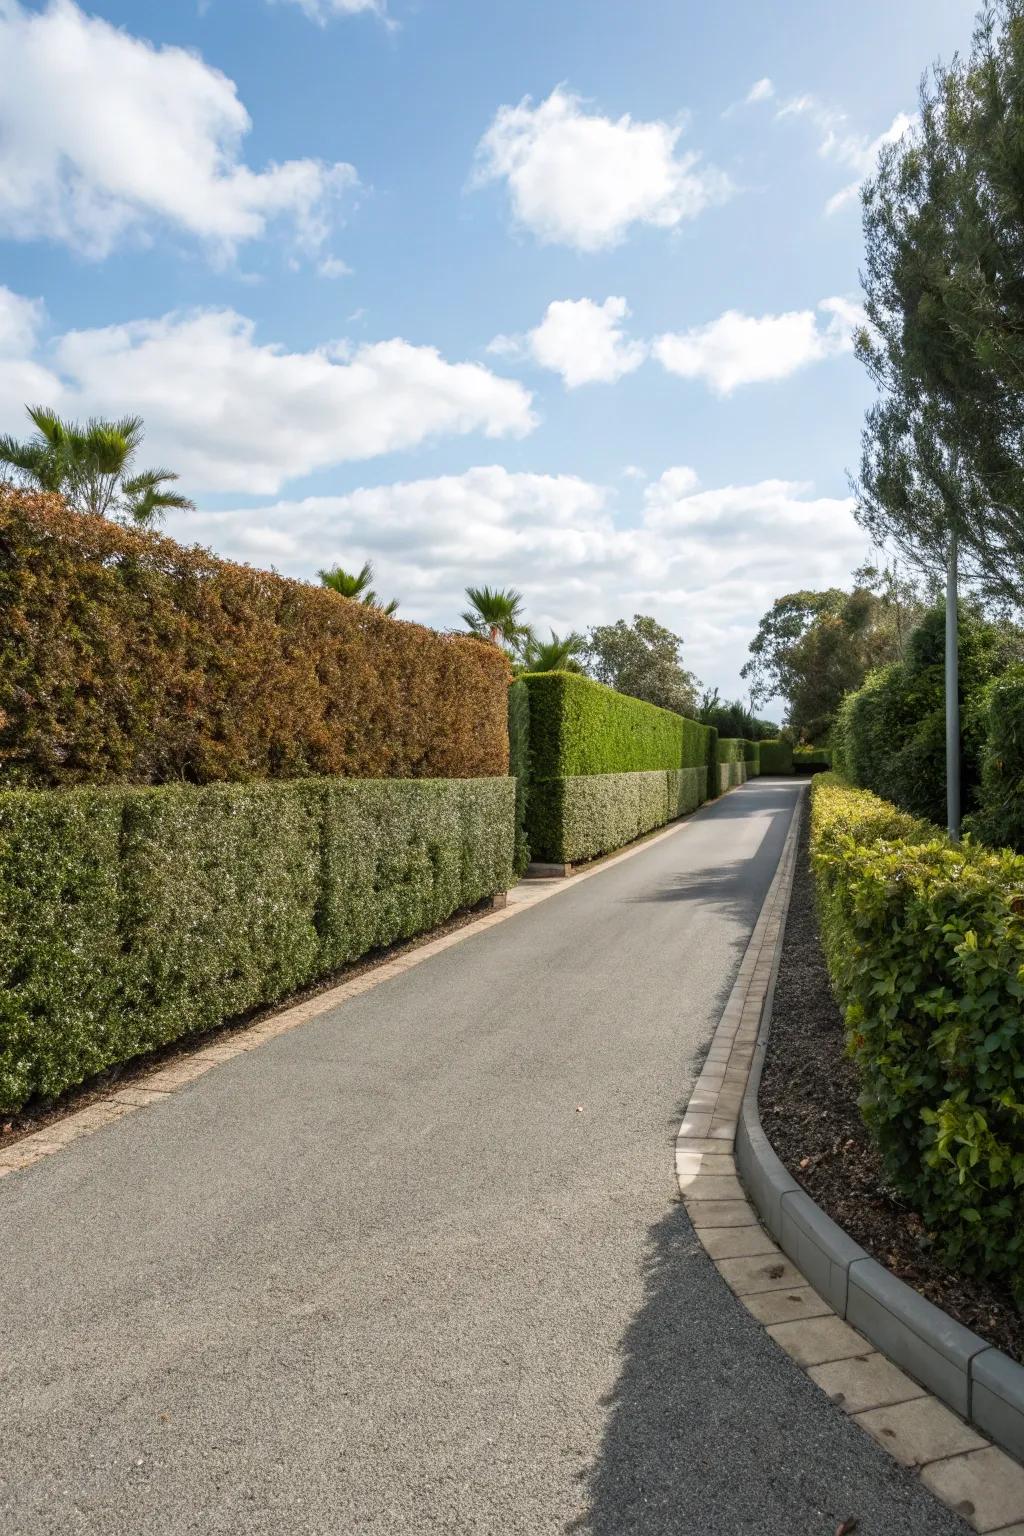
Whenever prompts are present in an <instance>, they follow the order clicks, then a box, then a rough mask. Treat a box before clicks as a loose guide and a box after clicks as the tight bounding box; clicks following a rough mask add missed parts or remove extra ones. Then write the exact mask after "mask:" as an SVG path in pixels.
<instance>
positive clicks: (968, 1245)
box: [811, 774, 1024, 1305]
mask: <svg viewBox="0 0 1024 1536" xmlns="http://www.w3.org/2000/svg"><path fill="white" fill-rule="evenodd" d="M811 807H812V810H811V848H812V859H813V865H814V874H815V882H816V886H817V894H818V902H819V908H820V911H821V918H822V938H823V942H824V947H825V954H826V958H827V960H828V965H829V970H830V973H831V976H832V981H833V985H834V987H835V990H836V994H837V996H838V998H839V1000H840V1002H841V1003H842V1004H843V1005H844V1007H845V1010H846V1029H847V1041H848V1046H849V1050H850V1054H851V1055H852V1057H853V1059H854V1061H855V1062H856V1064H857V1068H858V1072H859V1075H860V1082H861V1096H860V1104H861V1108H862V1111H863V1113H864V1117H865V1119H866V1121H867V1123H868V1125H869V1126H870V1128H871V1130H872V1132H873V1133H874V1135H875V1137H876V1139H877V1141H878V1144H879V1147H880V1149H881V1151H882V1154H883V1156H884V1159H885V1164H886V1168H887V1170H888V1173H889V1176H890V1177H891V1179H892V1181H893V1183H894V1184H895V1185H896V1186H897V1187H898V1188H899V1189H900V1190H901V1191H902V1193H903V1194H904V1195H905V1196H906V1197H907V1199H908V1200H909V1201H910V1202H911V1203H912V1204H913V1205H914V1207H915V1209H916V1210H918V1211H919V1212H920V1214H921V1216H922V1217H923V1219H924V1222H925V1226H926V1227H927V1229H928V1231H929V1232H930V1234H931V1235H932V1237H933V1239H934V1241H935V1242H936V1244H937V1246H938V1249H939V1251H941V1252H942V1253H943V1254H944V1256H945V1257H946V1258H947V1259H948V1260H949V1261H950V1262H951V1263H952V1264H953V1265H955V1266H956V1267H957V1268H959V1269H962V1270H965V1271H967V1272H969V1273H972V1274H979V1275H998V1276H1000V1277H1002V1278H1003V1279H1005V1280H1006V1282H1007V1283H1008V1284H1009V1285H1010V1287H1011V1288H1012V1290H1013V1292H1014V1295H1015V1297H1016V1299H1017V1302H1018V1305H1024V1102H1022V1101H1024V1092H1022V1085H1024V858H1021V857H1019V856H1017V855H1014V854H1012V853H1008V852H1004V853H993V852H990V851H988V850H986V849H983V848H980V847H978V846H976V845H972V844H970V843H967V844H963V845H959V846H954V845H953V844H951V843H950V842H949V840H948V839H947V838H946V837H945V836H944V835H943V834H942V833H941V832H940V831H939V830H938V828H936V827H934V826H932V825H931V824H930V823H929V822H927V821H923V820H920V819H918V818H915V817H913V816H911V815H909V814H908V813H906V812H904V811H901V810H898V809H897V808H896V807H895V806H893V805H890V804H888V803H886V802H885V801H883V800H880V799H878V798H877V797H876V796H875V795H873V794H871V793H870V792H869V791H867V790H860V789H851V788H849V787H848V786H846V785H845V784H844V783H843V782H842V781H841V780H840V779H838V778H837V777H836V776H834V775H831V774H829V775H822V776H821V777H819V778H817V779H816V780H815V782H814V785H813V788H812V799H811Z"/></svg>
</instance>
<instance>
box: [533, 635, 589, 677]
mask: <svg viewBox="0 0 1024 1536" xmlns="http://www.w3.org/2000/svg"><path fill="white" fill-rule="evenodd" d="M586 651H587V637H586V635H581V634H579V633H578V632H577V631H576V630H575V629H573V630H570V632H569V633H568V634H567V635H556V634H555V631H554V630H552V631H551V639H550V640H538V639H537V638H536V637H535V636H533V635H531V637H530V639H529V641H528V642H527V644H526V645H525V646H524V647H523V671H524V672H582V671H583V667H582V665H581V662H582V658H583V657H584V656H585V655H586Z"/></svg>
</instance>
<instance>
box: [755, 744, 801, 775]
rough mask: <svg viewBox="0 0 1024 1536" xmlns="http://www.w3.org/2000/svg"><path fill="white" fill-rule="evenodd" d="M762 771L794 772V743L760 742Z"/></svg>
mask: <svg viewBox="0 0 1024 1536" xmlns="http://www.w3.org/2000/svg"><path fill="white" fill-rule="evenodd" d="M758 746H759V748H760V757H761V772H762V773H792V772H793V745H792V743H791V742H788V741H760V742H758Z"/></svg>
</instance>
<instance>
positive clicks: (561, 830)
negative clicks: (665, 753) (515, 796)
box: [530, 768, 708, 864]
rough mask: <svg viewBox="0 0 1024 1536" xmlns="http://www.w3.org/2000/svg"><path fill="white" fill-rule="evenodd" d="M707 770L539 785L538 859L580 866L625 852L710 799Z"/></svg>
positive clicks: (533, 842)
mask: <svg viewBox="0 0 1024 1536" xmlns="http://www.w3.org/2000/svg"><path fill="white" fill-rule="evenodd" d="M707 774H708V770H707V769H706V768H680V769H676V770H675V771H674V772H672V771H669V772H652V773H590V774H582V775H573V776H571V777H567V778H561V779H546V780H543V781H541V782H540V783H534V784H533V785H532V786H531V790H530V847H531V851H532V854H533V857H534V858H535V859H538V860H542V861H547V862H551V863H555V864H575V863H579V862H581V861H582V860H584V859H593V858H596V857H597V855H598V854H600V853H609V852H611V850H612V849H614V848H621V847H623V846H624V845H625V844H626V843H631V842H633V840H634V839H635V838H638V837H642V836H643V835H644V833H646V832H653V831H654V829H655V828H656V827H663V826H665V825H666V823H667V822H670V821H674V820H675V818H676V817H677V816H685V815H686V814H687V813H688V812H689V811H695V810H696V809H697V807H698V806H699V805H702V804H703V803H704V801H705V800H706V799H707Z"/></svg>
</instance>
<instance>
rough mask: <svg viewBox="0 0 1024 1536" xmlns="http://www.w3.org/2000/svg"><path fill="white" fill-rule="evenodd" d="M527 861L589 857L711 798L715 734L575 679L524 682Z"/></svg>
mask: <svg viewBox="0 0 1024 1536" xmlns="http://www.w3.org/2000/svg"><path fill="white" fill-rule="evenodd" d="M521 681H522V682H523V683H524V684H525V685H526V688H527V690H528V694H529V699H530V726H529V731H530V789H529V798H528V804H527V814H526V830H527V838H528V841H529V846H530V853H531V857H533V858H534V859H537V860H540V861H550V862H552V863H556V864H571V863H576V862H579V861H580V860H581V859H588V858H594V857H595V856H596V855H597V854H599V853H607V852H609V851H610V850H611V849H613V848H621V847H622V846H623V844H624V843H628V842H632V841H633V839H634V838H636V837H640V836H642V835H643V834H644V833H645V832H650V831H652V830H653V829H654V828H655V827H660V826H663V825H664V824H665V823H666V822H667V821H671V820H672V819H673V818H674V817H676V816H682V815H685V814H686V812H687V811H692V810H695V809H696V807H697V806H698V805H701V804H702V803H703V802H704V801H705V800H706V799H707V798H708V796H709V794H711V795H714V794H717V792H718V732H717V731H716V730H715V729H714V727H713V726H707V725H698V723H697V722H696V721H695V720H686V719H684V717H683V716H682V715H677V714H674V713H673V712H672V711H671V710H667V709H658V708H657V707H656V706H655V705H653V704H645V703H643V701H642V700H640V699H634V698H631V697H630V696H629V695H627V694H624V693H616V691H615V690H614V689H613V688H606V687H605V686H604V684H603V683H595V682H593V681H592V680H591V679H590V678H587V677H582V676H580V675H579V674H578V673H574V672H536V673H527V674H526V675H525V676H524V677H523V678H522V679H521Z"/></svg>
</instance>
